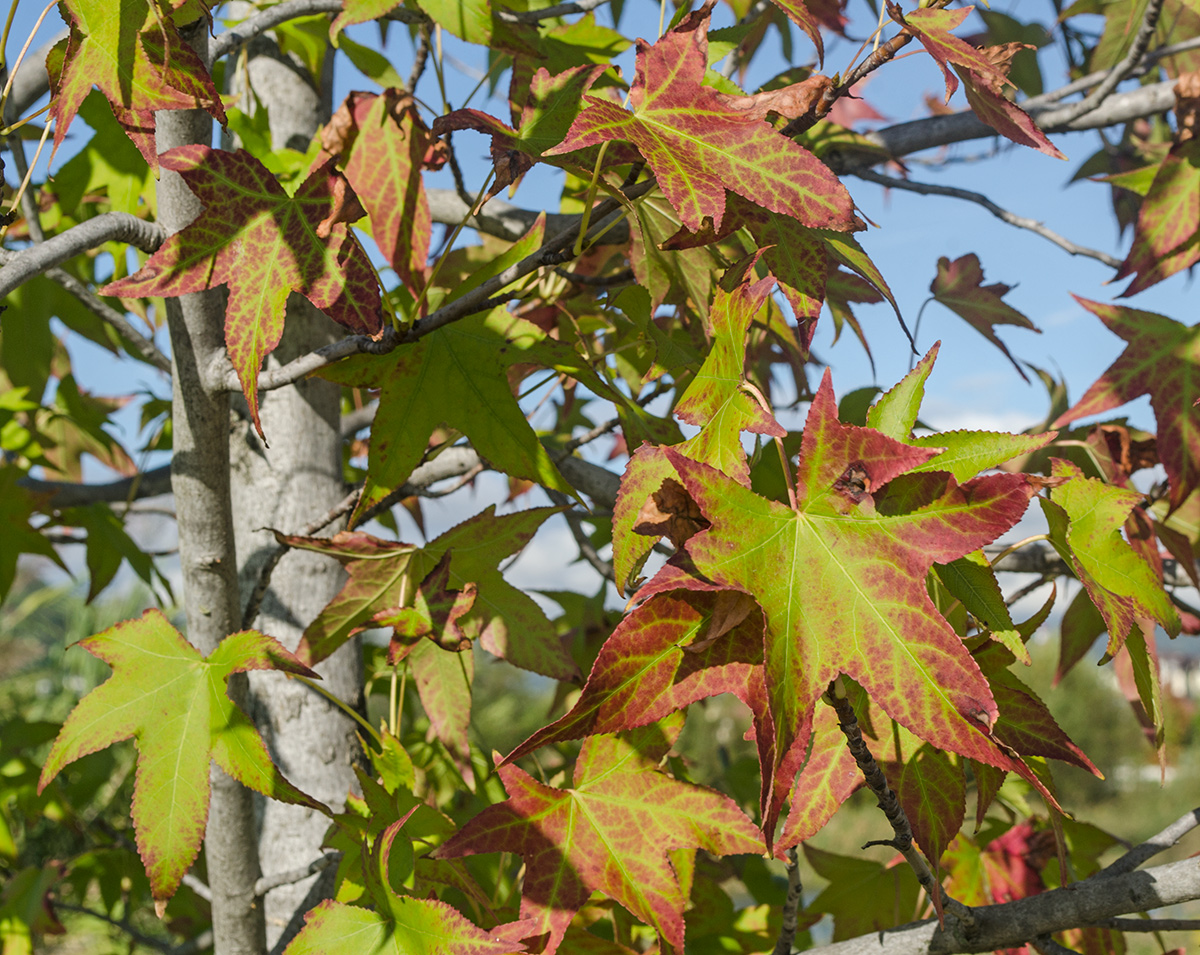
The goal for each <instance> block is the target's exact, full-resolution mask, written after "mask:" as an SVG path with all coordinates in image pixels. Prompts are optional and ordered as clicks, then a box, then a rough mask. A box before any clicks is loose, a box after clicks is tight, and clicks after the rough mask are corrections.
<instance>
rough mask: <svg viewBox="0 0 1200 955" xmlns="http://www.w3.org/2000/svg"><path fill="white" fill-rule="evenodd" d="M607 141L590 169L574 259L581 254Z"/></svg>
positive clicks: (603, 143)
mask: <svg viewBox="0 0 1200 955" xmlns="http://www.w3.org/2000/svg"><path fill="white" fill-rule="evenodd" d="M608 143H609V141H608V140H605V141H604V142H602V143H601V144H600V151H599V152H598V153H597V154H596V164H595V165H594V166H593V167H592V181H591V182H589V183H588V189H587V196H586V198H585V199H584V201H583V218H582V219H581V220H580V224H579V235H577V236H576V237H575V247H574V249H573V250H572V251H573V252H574V254H575V257H576V258H579V256H580V255H581V254H582V253H583V240H584V237H585V236H586V235H587V230H588V225H589V224H590V222H591V218H592V203H594V202H595V201H596V190H597V188H598V183H599V181H600V167H601V166H603V165H604V154H605V153H606V152H608Z"/></svg>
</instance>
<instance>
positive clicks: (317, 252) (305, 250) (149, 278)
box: [100, 146, 383, 434]
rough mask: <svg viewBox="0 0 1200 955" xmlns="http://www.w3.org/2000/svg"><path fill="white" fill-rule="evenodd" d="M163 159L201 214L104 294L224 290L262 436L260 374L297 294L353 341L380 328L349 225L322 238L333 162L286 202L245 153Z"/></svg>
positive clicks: (228, 324)
mask: <svg viewBox="0 0 1200 955" xmlns="http://www.w3.org/2000/svg"><path fill="white" fill-rule="evenodd" d="M160 158H161V162H162V165H163V168H165V169H172V170H174V171H175V172H178V173H179V174H180V175H181V176H182V177H183V179H184V181H185V182H186V183H187V185H188V188H189V189H191V190H192V192H193V193H195V195H196V198H197V199H199V200H200V201H201V202H202V203H203V204H204V211H203V212H202V213H201V214H200V215H199V217H198V218H197V219H196V220H195V221H194V222H192V223H191V224H190V225H188V226H187V227H186V228H184V229H183V230H182V231H181V232H177V233H176V234H175V235H173V236H171V237H170V238H168V239H167V241H166V242H164V243H163V245H162V247H161V248H160V249H159V250H158V251H157V252H155V253H154V255H152V256H151V257H150V259H149V261H148V262H146V264H145V265H144V266H142V268H141V269H140V270H139V271H138V272H136V273H134V274H133V275H131V276H129V277H128V278H124V279H120V280H119V281H116V282H111V283H109V284H108V285H106V286H104V287H103V288H102V289H100V292H101V294H103V295H122V296H126V297H138V296H143V295H166V296H176V295H183V294H186V293H188V292H198V291H201V290H203V289H209V288H215V287H216V286H218V285H228V287H229V301H228V304H227V305H226V311H225V344H226V347H227V349H228V352H229V359H230V361H231V362H232V363H233V367H234V369H235V370H236V371H237V375H238V380H239V381H240V382H241V383H242V391H243V393H244V394H245V396H246V401H247V403H248V404H249V405H250V414H251V418H252V420H253V421H254V425H255V427H256V428H258V431H259V434H262V426H261V425H260V424H259V420H258V372H259V369H260V368H261V367H262V363H263V359H265V358H266V357H267V355H268V354H270V352H271V351H272V350H273V349H274V348H275V346H276V345H277V344H279V339H280V337H281V336H282V335H283V319H284V311H285V307H286V305H287V297H288V295H289V294H290V293H291V292H299V293H300V294H301V295H303V296H304V297H305V298H307V299H308V300H309V301H310V302H312V303H313V305H315V306H316V307H317V308H319V309H321V310H322V311H324V312H325V313H326V314H327V315H328V316H329V317H330V318H332V319H334V321H336V322H338V323H339V324H341V325H344V326H345V327H346V328H348V329H350V330H351V331H352V332H356V333H359V334H364V335H374V334H376V333H377V332H378V331H379V330H380V328H381V327H382V321H383V313H382V310H381V305H380V299H379V285H378V283H377V282H376V281H375V271H374V269H373V268H372V267H371V263H370V260H369V259H368V258H367V256H366V253H365V252H364V251H363V249H362V247H361V246H360V245H359V244H358V242H357V240H356V239H355V238H354V236H353V234H352V233H351V232H350V231H349V230H348V229H347V227H346V225H345V224H344V223H337V224H334V225H332V226H331V227H329V229H328V233H327V237H326V238H321V237H320V233H319V227H320V225H321V223H322V222H323V221H324V220H325V219H326V218H327V217H328V216H329V214H330V211H331V208H332V203H333V198H334V195H335V187H336V177H335V176H334V174H333V169H332V161H331V162H329V163H327V164H325V165H324V166H322V167H321V168H319V169H316V170H314V171H313V173H312V174H311V175H309V177H308V178H307V179H306V180H305V181H304V182H303V184H301V186H300V188H299V189H298V190H297V191H296V194H295V196H288V195H287V193H285V192H284V191H283V187H282V186H281V185H280V184H279V182H278V181H277V180H276V179H275V177H274V176H273V175H272V174H271V172H270V171H269V170H268V169H267V168H266V167H265V166H264V165H263V164H262V163H260V162H259V161H258V160H257V159H255V158H254V157H253V156H251V155H250V153H248V152H246V151H245V150H238V151H237V152H236V153H231V152H225V151H223V150H218V149H211V148H209V147H208V146H179V147H176V148H175V149H171V150H169V151H167V152H165V153H163V154H162V156H161V157H160Z"/></svg>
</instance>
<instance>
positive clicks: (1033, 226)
mask: <svg viewBox="0 0 1200 955" xmlns="http://www.w3.org/2000/svg"><path fill="white" fill-rule="evenodd" d="M854 175H855V176H858V178H859V179H865V180H867V181H868V182H874V183H878V184H879V185H881V186H886V187H887V188H889V189H903V190H905V191H906V192H915V193H917V194H918V195H922V196H950V197H951V198H954V199H965V200H966V201H967V202H974V203H975V204H976V205H980V206H983V208H985V209H987V211H988V212H990V213H991V214H992V215H994V216H995V217H996V218H997V219H999V220H1001V221H1002V222H1007V223H1008V224H1009V225H1011V226H1016V227H1017V228H1018V229H1027V230H1029V231H1030V232H1033V233H1036V234H1037V235H1040V236H1041V237H1042V238H1043V239H1048V240H1049V241H1051V242H1053V243H1054V244H1055V245H1057V246H1058V247H1059V248H1060V249H1063V250H1064V251H1066V252H1069V253H1070V254H1071V255H1083V256H1087V257H1088V258H1089V259H1096V260H1097V261H1098V262H1103V263H1104V264H1105V265H1107V266H1108V267H1109V268H1113V269H1115V268H1119V267H1120V265H1121V260H1120V259H1118V258H1115V257H1114V256H1111V255H1109V254H1108V253H1107V252H1100V251H1098V250H1096V249H1089V248H1088V247H1087V246H1083V245H1076V244H1075V243H1074V242H1072V241H1071V240H1070V239H1067V238H1064V237H1063V236H1061V235H1059V234H1058V233H1057V232H1055V231H1054V230H1053V229H1048V228H1047V227H1046V226H1044V225H1042V223H1040V222H1038V221H1036V220H1035V219H1028V218H1026V217H1025V216H1019V215H1017V214H1016V213H1015V212H1009V211H1008V210H1007V209H1004V208H1001V207H1000V206H998V205H996V203H994V202H992V200H991V199H989V198H988V197H987V196H985V195H983V194H982V193H979V192H971V191H970V190H967V189H958V188H955V187H953V186H938V185H934V184H933V183H927V182H912V181H911V180H909V179H898V178H896V177H895V176H885V175H882V174H881V173H877V172H874V171H872V170H870V169H856V170H855V171H854Z"/></svg>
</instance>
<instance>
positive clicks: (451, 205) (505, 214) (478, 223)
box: [426, 189, 629, 245]
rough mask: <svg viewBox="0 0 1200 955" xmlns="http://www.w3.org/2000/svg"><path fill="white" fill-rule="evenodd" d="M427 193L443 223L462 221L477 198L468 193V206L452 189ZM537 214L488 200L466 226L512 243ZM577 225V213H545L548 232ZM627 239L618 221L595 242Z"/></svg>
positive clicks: (616, 242) (436, 217)
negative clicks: (469, 201)
mask: <svg viewBox="0 0 1200 955" xmlns="http://www.w3.org/2000/svg"><path fill="white" fill-rule="evenodd" d="M426 196H427V197H428V199H429V211H430V213H431V214H432V216H433V221H434V222H440V223H441V224H443V225H458V224H459V223H460V222H462V221H463V218H464V217H465V216H466V215H467V213H469V212H470V211H471V209H472V208H474V201H475V199H476V198H477V197H475V196H471V195H470V194H468V196H467V199H470V200H471V204H470V205H468V203H467V201H466V200H464V199H463V197H462V196H460V195H459V194H458V193H457V191H455V190H454V189H429V190H426ZM540 214H541V213H540V212H535V211H534V210H532V209H522V208H520V207H519V206H514V205H513V204H512V203H511V202H505V201H504V200H503V199H499V198H496V199H489V200H488V202H487V205H485V206H484V207H483V210H482V211H481V212H480V213H479V214H478V215H476V216H473V217H471V218H470V219H467V227H468V228H470V229H475V230H476V231H478V232H482V233H483V234H484V235H494V236H495V237H496V238H498V239H508V240H509V241H510V242H515V241H516V240H517V239H519V238H521V236H523V235H524V234H525V233H526V232H528V231H529V229H530V227H531V226H532V225H533V223H534V222H535V221H536V220H537V217H538V216H539V215H540ZM578 224H579V216H577V215H566V214H564V213H558V212H554V213H550V214H548V215H547V216H546V231H547V232H548V233H549V234H551V235H556V234H558V233H559V232H562V231H563V230H564V229H569V228H571V226H578ZM628 239H629V228H628V226H626V225H624V224H618V225H616V226H614V227H613V228H612V229H610V230H609V231H608V232H607V233H605V234H604V236H603V237H601V238H600V240H599V242H598V244H603V245H619V244H621V243H622V242H626V241H628Z"/></svg>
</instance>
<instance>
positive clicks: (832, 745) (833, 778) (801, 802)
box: [764, 706, 863, 849]
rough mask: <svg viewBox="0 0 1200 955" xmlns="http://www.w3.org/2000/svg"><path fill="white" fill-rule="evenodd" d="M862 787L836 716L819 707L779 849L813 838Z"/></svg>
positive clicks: (830, 709)
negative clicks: (810, 742)
mask: <svg viewBox="0 0 1200 955" xmlns="http://www.w3.org/2000/svg"><path fill="white" fill-rule="evenodd" d="M766 771H767V770H766V768H765V767H764V772H766ZM862 785H863V776H862V771H861V770H860V769H859V768H858V764H857V763H855V761H854V756H853V755H852V754H851V753H850V748H849V747H848V746H847V745H846V737H845V734H843V733H842V731H841V729H840V728H839V727H838V721H837V713H836V712H835V711H834V709H833V707H831V706H821V707H818V708H817V714H816V716H815V717H814V719H813V729H812V744H811V746H810V748H809V753H808V758H807V759H806V760H805V763H804V766H803V768H802V769H801V770H800V775H799V776H798V777H797V779H796V783H795V785H794V786H793V787H792V794H791V808H790V809H789V810H788V816H787V821H786V822H785V823H784V826H783V832H782V833H781V834H780V837H779V843H778V845H779V848H780V849H790V848H791V847H792V846H795V845H799V844H800V843H801V842H807V840H809V839H811V838H812V837H813V836H815V835H816V834H817V833H818V832H820V831H821V829H822V828H824V826H825V823H827V822H828V821H829V820H830V819H831V818H833V814H834V813H835V812H837V810H838V808H839V807H840V806H841V805H842V803H844V802H845V801H846V799H847V798H849V796H850V794H851V793H853V792H854V791H855V790H857V789H858V788H859V787H861V786H862Z"/></svg>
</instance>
